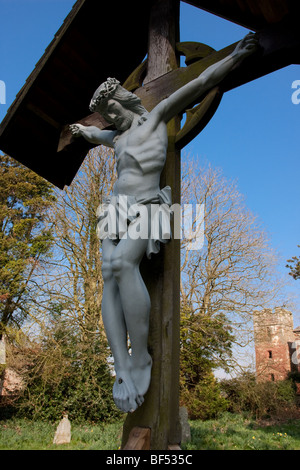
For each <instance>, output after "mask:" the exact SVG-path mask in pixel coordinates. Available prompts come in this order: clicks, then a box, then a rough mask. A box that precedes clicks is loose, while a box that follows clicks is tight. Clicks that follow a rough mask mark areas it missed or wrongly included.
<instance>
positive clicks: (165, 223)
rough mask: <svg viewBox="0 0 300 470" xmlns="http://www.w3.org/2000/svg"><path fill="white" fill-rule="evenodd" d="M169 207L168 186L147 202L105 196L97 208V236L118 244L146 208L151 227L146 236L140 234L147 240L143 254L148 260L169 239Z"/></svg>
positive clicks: (124, 196)
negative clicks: (144, 253)
mask: <svg viewBox="0 0 300 470" xmlns="http://www.w3.org/2000/svg"><path fill="white" fill-rule="evenodd" d="M171 205H172V197H171V188H170V187H169V186H166V187H165V188H163V189H161V190H160V191H159V192H158V193H157V194H156V195H155V196H153V197H151V198H148V199H137V198H136V197H135V196H126V195H122V194H120V195H117V196H110V197H107V198H105V200H104V202H103V204H101V205H100V206H99V207H98V209H97V228H96V232H97V236H98V238H99V239H100V240H105V239H106V238H109V239H111V240H113V241H115V243H118V242H119V241H120V240H122V239H123V238H126V237H127V236H129V235H130V232H131V233H132V229H135V228H136V227H137V225H138V223H139V221H140V219H141V212H142V211H143V210H145V208H147V211H150V224H148V226H147V233H143V234H142V235H141V237H142V238H147V240H148V243H147V249H146V255H147V257H148V258H150V257H151V255H152V253H154V254H155V253H158V252H159V250H160V244H161V243H167V242H169V241H170V239H171V237H172V231H171V216H172V210H171ZM148 214H149V212H148ZM148 220H149V219H148ZM135 233H137V232H135Z"/></svg>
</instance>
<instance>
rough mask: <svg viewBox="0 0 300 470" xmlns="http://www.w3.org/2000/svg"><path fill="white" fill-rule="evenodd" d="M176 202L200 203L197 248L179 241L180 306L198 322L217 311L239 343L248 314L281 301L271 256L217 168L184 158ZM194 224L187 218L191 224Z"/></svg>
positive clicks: (245, 335)
mask: <svg viewBox="0 0 300 470" xmlns="http://www.w3.org/2000/svg"><path fill="white" fill-rule="evenodd" d="M182 203H183V204H184V203H186V204H187V203H193V204H203V209H204V235H205V237H204V245H203V247H202V249H200V250H188V249H187V248H188V242H189V241H188V240H186V239H183V241H182V276H181V298H182V302H183V305H185V306H187V305H188V306H189V308H190V311H191V312H192V316H193V319H195V316H196V317H198V318H199V322H201V318H206V317H207V316H208V317H210V318H215V317H216V316H217V315H220V314H222V315H223V316H224V318H226V319H227V320H226V322H227V326H228V327H230V328H231V330H232V331H234V332H235V337H236V341H237V342H240V343H241V345H244V346H245V345H246V344H247V342H248V341H249V340H250V339H251V335H252V314H253V312H254V311H255V310H259V309H261V308H266V307H273V306H276V305H277V306H278V305H282V303H283V298H284V292H283V284H282V280H281V279H279V278H278V274H277V271H276V268H277V263H278V260H277V255H276V253H275V251H274V250H273V249H272V248H271V245H270V242H269V240H268V238H267V235H266V232H265V231H264V230H263V229H262V227H261V224H260V222H259V221H258V219H257V217H256V216H255V215H254V214H252V213H251V211H250V210H249V209H247V207H246V205H245V202H244V198H243V196H242V195H241V194H240V193H239V191H238V189H237V185H236V183H235V182H233V181H229V180H227V179H226V178H225V177H224V176H223V175H222V171H221V170H220V169H214V168H212V167H211V166H209V165H208V166H206V167H201V166H200V164H199V161H198V160H197V159H193V160H191V161H190V160H189V161H188V160H187V159H186V161H185V162H184V166H183V188H182ZM200 222H201V221H199V220H196V219H194V220H193V223H194V226H196V224H197V223H198V224H199V223H200Z"/></svg>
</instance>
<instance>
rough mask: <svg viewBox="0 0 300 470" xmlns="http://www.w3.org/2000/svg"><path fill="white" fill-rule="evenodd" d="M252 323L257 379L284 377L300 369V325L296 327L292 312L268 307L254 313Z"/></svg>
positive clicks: (280, 378) (265, 379)
mask: <svg viewBox="0 0 300 470" xmlns="http://www.w3.org/2000/svg"><path fill="white" fill-rule="evenodd" d="M253 323H254V339H255V358H256V377H257V380H258V381H267V380H273V381H274V380H284V379H285V378H286V377H287V374H288V373H289V372H293V371H300V364H299V353H300V328H296V329H295V330H294V325H293V315H292V313H291V312H289V311H288V310H285V309H283V308H280V307H277V308H275V309H274V310H272V309H265V310H262V311H260V312H255V313H254V315H253Z"/></svg>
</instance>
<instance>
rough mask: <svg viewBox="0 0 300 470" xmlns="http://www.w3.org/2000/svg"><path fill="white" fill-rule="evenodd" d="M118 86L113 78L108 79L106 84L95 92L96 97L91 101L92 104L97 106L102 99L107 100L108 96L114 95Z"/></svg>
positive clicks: (117, 82)
mask: <svg viewBox="0 0 300 470" xmlns="http://www.w3.org/2000/svg"><path fill="white" fill-rule="evenodd" d="M119 84H120V82H119V81H118V80H116V79H115V78H108V79H107V81H106V82H104V83H102V85H101V86H100V87H99V89H98V90H97V96H96V97H95V98H94V99H93V102H94V104H96V105H97V104H99V103H100V102H101V101H102V100H103V99H107V98H108V97H109V96H110V95H112V94H113V93H114V91H115V90H116V88H117V86H118V85H119Z"/></svg>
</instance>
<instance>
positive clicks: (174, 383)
mask: <svg viewBox="0 0 300 470" xmlns="http://www.w3.org/2000/svg"><path fill="white" fill-rule="evenodd" d="M178 41H179V0H155V1H154V2H153V10H152V15H151V18H150V26H149V54H148V63H149V64H148V70H147V77H146V79H145V80H146V81H148V80H153V79H155V78H157V77H159V76H161V75H163V74H165V73H167V72H169V71H170V70H172V69H175V68H176V67H178V65H179V64H178V57H177V55H176V49H175V45H176V42H178ZM179 129H180V118H179V117H176V118H174V119H173V120H172V121H171V122H170V123H169V125H168V135H169V146H168V153H167V162H166V166H165V169H164V172H163V174H162V178H161V187H164V186H165V185H169V186H171V188H172V194H173V203H180V151H179V150H176V147H175V139H176V135H177V132H178V131H179ZM141 272H142V275H143V278H144V280H145V282H146V285H147V288H148V290H149V293H150V297H151V316H150V333H149V352H150V354H151V356H152V359H153V367H152V376H151V384H150V388H149V391H148V392H147V394H146V396H145V401H144V403H143V405H142V406H141V407H139V408H138V409H137V410H136V411H135V412H134V413H132V414H128V416H127V418H126V421H125V423H124V428H123V443H122V448H124V446H125V445H126V443H127V442H128V440H129V435H130V432H131V430H132V429H133V428H134V427H143V428H150V429H151V444H150V448H151V450H167V449H168V446H169V445H170V444H171V445H174V444H179V443H180V439H181V429H180V424H179V348H180V343H179V338H180V337H179V333H180V330H179V328H180V240H178V239H177V240H175V239H173V240H172V242H171V243H169V244H167V245H165V246H162V249H161V252H160V253H159V255H155V256H153V258H152V260H150V261H148V260H145V261H143V263H142V265H141Z"/></svg>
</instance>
